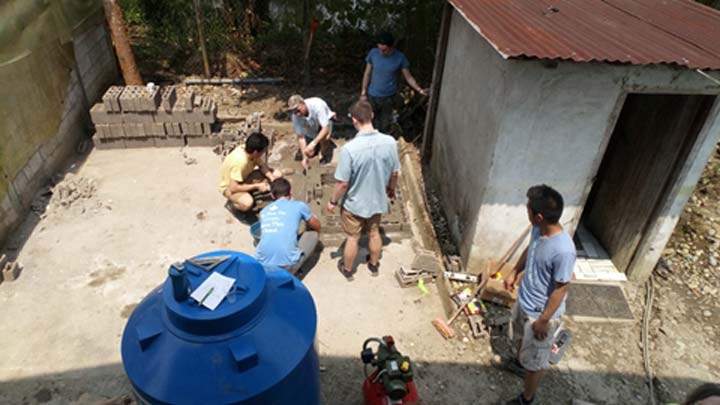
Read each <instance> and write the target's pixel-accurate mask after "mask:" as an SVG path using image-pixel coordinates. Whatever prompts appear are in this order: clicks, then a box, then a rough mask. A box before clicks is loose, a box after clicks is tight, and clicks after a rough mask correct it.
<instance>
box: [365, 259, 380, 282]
mask: <svg viewBox="0 0 720 405" xmlns="http://www.w3.org/2000/svg"><path fill="white" fill-rule="evenodd" d="M365 261H366V262H367V265H368V270H370V275H371V276H373V277H377V276H378V275H379V274H380V263H378V264H372V263H370V255H367V256H365Z"/></svg>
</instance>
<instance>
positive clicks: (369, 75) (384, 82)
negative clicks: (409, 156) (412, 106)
mask: <svg viewBox="0 0 720 405" xmlns="http://www.w3.org/2000/svg"><path fill="white" fill-rule="evenodd" d="M400 72H402V75H403V77H404V78H405V81H407V83H408V84H409V85H410V87H412V89H413V90H415V91H416V92H418V93H420V94H422V95H423V96H426V95H427V93H428V92H427V90H426V89H423V88H421V87H420V86H419V85H418V84H417V82H416V81H415V78H414V77H413V75H412V74H411V73H410V62H409V61H408V59H407V58H406V57H405V54H403V53H402V52H400V51H399V50H397V49H395V38H393V36H392V34H390V33H388V32H383V33H382V34H380V36H379V38H378V44H377V48H373V49H371V50H370V52H369V53H368V55H367V57H366V58H365V73H364V74H363V79H362V90H361V92H360V98H361V99H362V98H367V99H368V101H370V104H371V105H372V108H373V112H374V113H375V119H374V120H373V123H374V124H375V127H376V128H377V129H378V130H379V131H380V132H382V133H388V131H389V130H390V122H391V120H392V113H393V107H394V106H395V104H396V103H395V100H396V99H397V91H398V74H399V73H400Z"/></svg>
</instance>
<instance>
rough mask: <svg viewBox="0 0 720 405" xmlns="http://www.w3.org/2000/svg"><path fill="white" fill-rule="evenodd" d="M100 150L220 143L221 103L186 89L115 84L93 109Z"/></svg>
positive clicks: (91, 114) (97, 144) (91, 112)
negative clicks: (216, 130) (219, 121)
mask: <svg viewBox="0 0 720 405" xmlns="http://www.w3.org/2000/svg"><path fill="white" fill-rule="evenodd" d="M90 116H91V117H92V121H93V123H94V124H95V136H94V137H93V141H94V143H95V146H96V147H97V148H100V149H114V148H147V147H155V146H158V147H163V146H185V145H188V146H215V145H217V144H219V143H220V142H221V141H220V136H219V134H218V133H216V132H213V128H214V127H215V126H216V125H217V124H216V123H217V104H215V102H214V101H213V100H211V99H209V98H207V97H202V96H198V95H196V94H195V92H194V91H193V90H192V89H189V88H186V87H175V86H167V87H162V88H159V87H155V88H153V89H148V88H147V87H145V86H125V87H122V86H111V87H110V88H109V89H108V90H107V92H105V95H104V96H103V97H102V103H98V104H95V106H93V107H92V109H91V110H90Z"/></svg>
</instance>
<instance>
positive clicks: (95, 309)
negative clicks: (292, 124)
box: [0, 148, 704, 405]
mask: <svg viewBox="0 0 720 405" xmlns="http://www.w3.org/2000/svg"><path fill="white" fill-rule="evenodd" d="M192 159H195V163H193V164H186V161H187V162H192ZM220 163H221V162H220V158H219V157H218V156H216V155H214V154H213V153H212V152H211V150H210V149H209V148H189V149H186V150H184V151H181V150H179V149H174V148H172V149H137V150H95V151H93V152H92V153H91V154H90V155H89V157H88V158H87V160H86V161H85V162H84V164H83V165H82V166H81V167H80V168H79V169H78V170H77V176H83V177H87V178H93V179H96V180H97V186H96V192H95V195H94V196H93V197H92V198H91V199H89V200H79V201H76V202H75V203H73V205H72V206H70V207H69V208H63V207H53V206H51V207H50V208H49V209H48V211H47V215H46V216H45V217H44V218H43V219H41V220H40V221H39V222H38V223H37V224H36V225H35V226H34V228H32V229H25V230H22V231H21V232H20V236H21V237H22V236H23V235H25V236H27V239H26V241H25V243H24V244H22V243H15V244H14V245H13V243H12V242H11V245H10V246H11V247H15V248H17V249H18V250H17V251H16V252H15V253H17V254H18V260H19V261H20V262H21V263H22V265H23V266H24V270H23V272H22V274H21V276H20V278H19V279H18V280H17V281H15V282H12V283H3V284H1V285H0V308H1V309H0V313H1V314H2V315H1V316H2V322H0V403H8V404H16V403H28V404H33V403H53V404H71V403H77V404H87V403H107V402H106V401H107V400H108V399H110V398H116V397H119V396H123V395H127V394H128V393H129V390H130V386H129V384H128V382H127V379H126V378H125V376H124V373H123V369H122V365H121V359H120V337H121V334H122V331H123V327H124V325H125V322H126V319H127V317H128V316H129V314H130V313H131V312H132V309H133V308H134V306H135V305H136V304H137V303H138V302H139V301H140V300H141V299H142V298H143V297H144V296H145V295H146V294H147V293H148V292H149V291H150V290H151V289H152V288H154V287H155V286H156V285H158V284H159V283H160V282H161V281H162V280H164V279H165V277H166V274H167V267H168V266H169V265H170V263H172V262H174V261H176V260H178V259H182V258H185V257H188V256H192V255H195V254H199V253H203V252H207V251H212V250H219V249H233V250H239V251H243V252H248V253H251V252H252V238H251V236H250V233H249V232H248V227H247V226H245V225H241V224H239V223H238V222H237V221H236V220H234V219H233V218H232V216H231V215H230V214H229V213H228V212H227V211H226V210H225V209H224V208H223V203H224V201H223V198H222V197H221V196H220V195H219V193H218V190H217V180H218V170H219V167H220ZM275 166H276V167H277V166H280V167H281V165H280V164H275ZM31 215H34V214H31ZM333 252H335V249H326V250H325V251H324V252H323V253H322V255H321V258H320V260H319V262H318V264H317V265H316V266H315V268H314V269H313V270H312V271H310V273H309V274H308V275H307V276H306V277H305V279H304V283H305V285H306V286H307V287H308V288H309V289H310V291H311V292H312V294H313V297H314V299H315V302H316V305H317V309H318V317H319V324H318V341H319V348H320V355H321V364H322V366H323V367H324V370H325V371H324V372H322V373H321V384H322V397H323V403H325V404H358V405H359V404H361V403H362V397H361V386H362V380H363V371H362V364H361V361H360V359H359V353H360V350H361V345H362V343H363V341H364V340H365V339H366V338H367V337H371V336H382V335H386V334H392V335H393V336H394V337H395V339H396V341H397V344H398V348H399V349H400V350H401V351H402V352H404V353H405V354H407V355H409V356H411V357H412V358H413V359H414V360H415V361H416V362H417V369H416V382H417V385H418V389H419V392H420V395H421V397H422V398H423V400H424V401H425V403H428V404H446V403H456V404H492V403H496V402H497V401H499V400H501V399H505V398H510V397H512V396H513V395H515V394H516V393H517V392H519V390H520V387H521V384H522V382H521V381H520V380H519V379H517V378H516V377H514V376H513V375H511V374H509V373H505V372H501V371H497V370H495V369H493V368H491V367H490V365H489V359H490V357H491V355H492V352H491V346H494V345H495V343H494V342H495V341H494V340H493V341H492V344H491V342H488V341H487V340H485V341H477V342H472V341H463V340H462V338H459V339H456V340H453V341H449V342H445V341H444V340H443V339H442V338H441V337H440V335H439V334H438V333H437V332H436V331H435V329H434V328H433V327H432V325H431V324H430V320H431V319H433V318H435V317H436V316H439V315H441V312H442V310H441V305H440V303H439V299H438V296H437V294H436V292H435V288H434V286H432V285H431V286H429V289H430V293H429V294H428V295H425V296H423V295H422V293H421V292H420V291H419V290H418V289H417V288H409V289H400V288H399V287H398V286H397V283H396V281H395V279H394V277H393V274H392V273H393V272H394V271H395V269H397V268H398V266H400V265H409V264H410V263H411V262H412V260H413V258H414V257H415V253H414V250H413V246H412V241H411V240H405V241H403V242H402V243H398V242H391V243H390V244H388V245H387V246H385V247H384V255H383V258H382V261H381V270H380V271H381V274H380V276H379V277H378V278H372V277H370V275H369V273H368V272H367V270H366V267H365V266H364V265H361V266H360V268H359V271H358V274H357V275H356V277H355V281H354V282H352V283H348V282H347V281H346V280H345V279H344V278H343V277H342V276H341V275H340V274H338V272H337V270H336V261H337V259H336V258H334V257H331V254H332V253H333ZM362 256H363V253H362V252H361V254H360V257H362ZM630 298H631V300H633V302H637V301H639V300H642V297H641V295H640V294H637V293H633V294H631V295H630ZM635 308H636V306H633V310H634V312H635V316H636V317H637V316H638V313H637V312H636V310H635ZM569 324H570V326H571V328H573V331H574V332H575V340H574V341H573V345H571V347H570V348H569V350H568V353H567V354H566V356H567V357H568V359H567V361H565V362H564V363H561V365H560V366H559V367H557V368H553V369H552V370H551V371H550V372H549V373H548V376H547V378H546V380H545V381H544V382H543V386H542V387H541V391H540V394H539V398H538V401H537V403H540V404H556V403H568V402H569V400H570V399H571V398H579V399H585V400H592V401H593V402H602V403H638V402H639V401H642V400H643V398H645V396H646V393H647V391H646V387H645V383H644V375H643V372H642V360H641V356H640V354H639V351H638V349H637V346H636V343H635V342H636V340H637V337H638V336H639V333H638V329H637V325H630V326H615V325H613V327H612V328H603V327H601V326H596V325H593V326H591V327H581V325H578V324H573V323H569ZM466 326H467V325H464V326H463V325H462V323H460V324H457V329H456V330H460V331H466V332H467V329H463V328H466ZM575 342H577V343H575ZM607 342H615V343H614V344H613V345H610V344H608V343H607ZM630 342H632V343H630ZM287 343H288V342H285V341H283V340H282V338H281V337H278V342H277V344H278V345H282V344H287ZM618 358H621V359H622V361H618V360H617V359H618ZM703 375H704V374H697V373H692V372H690V371H688V372H687V373H682V374H681V375H678V378H679V379H681V380H682V381H683V382H684V383H686V384H690V383H695V382H696V381H701V380H702V379H703V378H704V377H702V376H703Z"/></svg>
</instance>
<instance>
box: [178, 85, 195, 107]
mask: <svg viewBox="0 0 720 405" xmlns="http://www.w3.org/2000/svg"><path fill="white" fill-rule="evenodd" d="M176 92H177V102H176V103H175V107H177V106H180V109H183V110H185V111H192V109H193V105H194V104H195V92H194V91H193V90H192V89H190V88H187V87H177V88H176Z"/></svg>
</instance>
